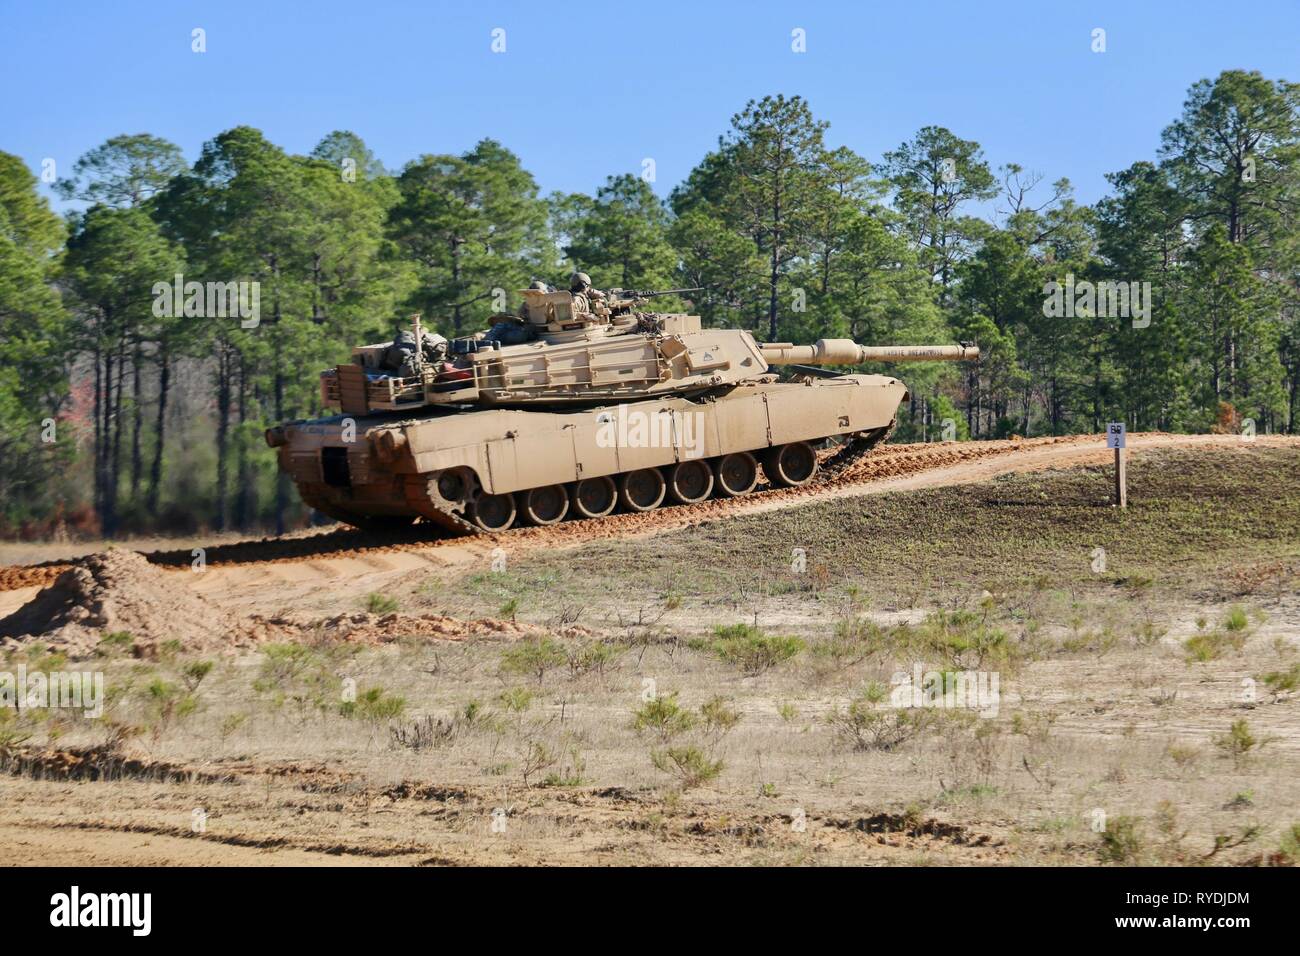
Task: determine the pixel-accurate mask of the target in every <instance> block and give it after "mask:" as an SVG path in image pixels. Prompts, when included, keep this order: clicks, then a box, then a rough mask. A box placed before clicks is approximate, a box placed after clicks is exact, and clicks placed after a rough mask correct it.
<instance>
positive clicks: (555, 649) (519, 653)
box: [501, 637, 569, 684]
mask: <svg viewBox="0 0 1300 956" xmlns="http://www.w3.org/2000/svg"><path fill="white" fill-rule="evenodd" d="M568 660H569V655H568V654H566V653H565V651H564V648H563V647H562V646H560V644H559V643H558V642H557V641H555V640H552V639H551V638H549V637H539V638H537V639H536V640H533V641H521V642H520V643H518V644H516V645H514V646H513V647H509V648H507V649H506V650H505V651H504V652H503V653H502V654H501V669H502V670H503V671H505V672H507V673H511V674H524V675H532V676H535V677H536V678H537V683H539V684H540V683H541V682H542V679H543V678H544V677H545V676H546V672H547V671H548V670H550V669H552V668H554V667H561V666H563V665H564V664H565V663H567V662H568Z"/></svg>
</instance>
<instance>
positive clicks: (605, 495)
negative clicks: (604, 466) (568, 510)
mask: <svg viewBox="0 0 1300 956" xmlns="http://www.w3.org/2000/svg"><path fill="white" fill-rule="evenodd" d="M617 504H618V487H617V486H616V485H615V484H614V479H613V478H611V477H609V476H608V475H601V476H600V477H599V478H583V479H582V480H581V481H579V482H578V483H577V484H576V485H574V486H573V510H574V513H575V514H577V516H578V517H579V518H603V517H605V515H607V514H609V513H610V512H611V511H613V510H614V506H615V505H617Z"/></svg>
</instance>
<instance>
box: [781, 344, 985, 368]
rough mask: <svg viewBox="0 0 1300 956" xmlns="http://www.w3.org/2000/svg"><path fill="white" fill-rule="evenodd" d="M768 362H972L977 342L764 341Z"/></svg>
mask: <svg viewBox="0 0 1300 956" xmlns="http://www.w3.org/2000/svg"><path fill="white" fill-rule="evenodd" d="M759 348H761V349H762V350H763V360H764V361H765V362H767V364H768V365H860V364H861V363H863V362H972V361H976V360H978V359H979V357H980V349H979V346H978V345H972V344H970V343H967V342H963V343H962V344H960V345H858V343H856V342H854V341H853V340H852V339H818V340H817V342H816V344H814V345H795V344H794V343H792V342H764V343H763V344H762V345H760V346H759Z"/></svg>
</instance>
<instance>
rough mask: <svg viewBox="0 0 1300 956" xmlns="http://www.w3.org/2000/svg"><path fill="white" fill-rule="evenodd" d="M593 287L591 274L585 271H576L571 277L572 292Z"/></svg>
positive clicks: (570, 289)
mask: <svg viewBox="0 0 1300 956" xmlns="http://www.w3.org/2000/svg"><path fill="white" fill-rule="evenodd" d="M590 288H591V276H589V275H587V273H585V272H575V273H574V274H573V277H572V278H570V279H569V291H570V292H586V291H587V290H588V289H590Z"/></svg>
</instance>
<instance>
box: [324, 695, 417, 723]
mask: <svg viewBox="0 0 1300 956" xmlns="http://www.w3.org/2000/svg"><path fill="white" fill-rule="evenodd" d="M405 710H406V698H405V697H398V696H395V695H391V694H385V693H384V689H383V688H382V687H370V688H368V689H366V690H365V691H362V692H361V693H360V694H358V695H357V699H356V700H345V701H344V702H343V703H342V704H340V705H339V713H340V714H342V715H343V716H344V717H360V718H361V719H362V720H376V721H377V720H391V719H394V718H396V717H400V716H402V712H403V711H405Z"/></svg>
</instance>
